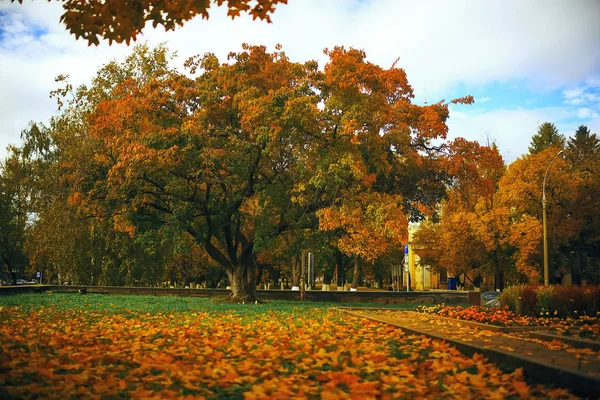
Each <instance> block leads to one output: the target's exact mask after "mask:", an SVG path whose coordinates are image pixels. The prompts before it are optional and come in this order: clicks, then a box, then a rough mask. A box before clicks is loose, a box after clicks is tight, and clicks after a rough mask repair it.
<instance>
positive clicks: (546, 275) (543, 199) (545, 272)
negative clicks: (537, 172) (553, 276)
mask: <svg viewBox="0 0 600 400" xmlns="http://www.w3.org/2000/svg"><path fill="white" fill-rule="evenodd" d="M562 153H563V151H562V150H561V151H559V152H558V153H556V155H555V156H554V158H552V160H550V163H549V164H548V167H547V168H546V173H545V174H544V183H543V184H542V210H543V214H542V220H543V222H542V224H543V226H544V286H548V283H549V282H548V233H547V228H546V176H548V170H549V169H550V166H551V165H552V163H553V162H554V160H556V159H557V158H558V156H560V155H561V154H562Z"/></svg>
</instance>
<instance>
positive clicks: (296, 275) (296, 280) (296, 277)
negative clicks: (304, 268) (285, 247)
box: [292, 254, 300, 287]
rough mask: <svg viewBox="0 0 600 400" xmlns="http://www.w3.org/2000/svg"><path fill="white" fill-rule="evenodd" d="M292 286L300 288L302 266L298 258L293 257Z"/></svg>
mask: <svg viewBox="0 0 600 400" xmlns="http://www.w3.org/2000/svg"><path fill="white" fill-rule="evenodd" d="M292 286H295V287H299V286H300V265H298V256H297V255H296V254H294V256H293V257H292Z"/></svg>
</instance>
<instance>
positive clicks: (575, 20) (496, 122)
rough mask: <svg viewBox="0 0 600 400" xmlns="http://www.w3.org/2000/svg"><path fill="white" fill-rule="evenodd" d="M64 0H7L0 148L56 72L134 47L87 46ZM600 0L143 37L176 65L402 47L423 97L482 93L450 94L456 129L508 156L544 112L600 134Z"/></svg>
mask: <svg viewBox="0 0 600 400" xmlns="http://www.w3.org/2000/svg"><path fill="white" fill-rule="evenodd" d="M62 12H63V11H62V8H61V6H60V3H59V2H51V3H48V2H43V1H35V2H25V4H23V5H19V4H12V3H7V2H2V3H0V113H1V117H0V158H3V157H4V156H5V155H6V151H5V148H6V145H7V144H9V143H16V144H18V143H19V135H20V131H21V130H22V129H24V128H25V127H26V126H27V123H28V121H30V120H34V121H43V122H47V121H48V119H49V118H50V117H51V116H52V115H55V114H56V104H55V102H54V100H52V99H50V98H49V96H48V93H49V92H50V91H51V90H53V89H55V88H56V84H55V82H54V77H55V76H56V75H58V74H60V73H63V74H69V75H70V77H71V82H72V83H73V84H74V85H79V84H82V83H86V82H89V80H90V78H91V77H92V76H93V74H94V72H95V71H96V70H97V69H98V68H99V67H100V66H101V65H102V64H104V63H106V62H107V61H108V60H110V59H112V58H116V59H121V58H123V57H124V56H125V55H126V54H127V53H128V52H129V51H130V50H131V49H130V48H127V47H126V46H125V45H113V46H108V43H102V44H101V45H100V46H98V47H88V46H87V45H86V44H85V43H84V42H81V41H76V40H75V38H74V36H71V35H69V34H68V32H66V31H65V28H64V26H62V25H61V24H60V23H59V19H60V15H61V14H62ZM598 16H600V1H597V0H577V1H563V0H553V1H543V0H521V1H515V0H503V1H497V0H486V1H479V0H473V1H467V0H455V1H452V2H448V1H442V0H439V1H419V2H417V1H405V0H289V5H287V6H279V8H278V10H277V12H276V13H275V15H274V16H273V23H272V24H266V23H262V22H256V21H251V19H250V18H240V19H236V20H235V21H231V20H230V19H228V18H227V17H226V15H225V10H223V9H221V10H219V9H213V10H211V17H210V20H209V21H205V20H201V19H200V18H196V19H194V20H192V21H191V22H189V23H188V24H186V25H185V26H184V27H183V28H181V29H178V30H176V31H175V32H164V31H163V30H161V29H160V28H159V29H151V28H147V29H146V30H145V31H144V36H143V40H146V41H148V42H149V43H150V44H157V43H160V42H166V43H167V45H168V46H169V48H170V49H172V50H173V51H177V53H178V55H179V57H178V60H177V61H176V62H177V63H179V65H181V64H183V61H184V60H185V59H186V58H187V57H189V56H191V55H194V54H203V53H205V52H214V53H215V54H216V55H217V56H219V57H221V58H224V57H225V56H226V55H227V53H229V52H230V51H235V50H239V49H240V45H241V43H243V42H248V43H251V44H265V45H267V46H269V47H270V48H274V46H275V44H277V43H281V44H282V45H283V48H284V50H285V51H286V53H287V54H288V55H289V56H290V58H292V59H293V60H295V61H304V60H308V59H317V60H319V62H320V64H321V65H323V63H324V62H325V56H324V55H323V52H322V50H323V49H324V48H326V47H328V48H331V47H333V46H335V45H345V46H352V47H356V48H360V49H364V50H365V52H366V53H367V57H368V59H369V60H370V61H372V62H374V63H377V64H379V65H381V66H383V67H389V66H391V65H392V63H393V62H394V60H395V59H396V58H398V57H400V62H399V64H398V65H399V66H400V67H402V68H404V69H405V70H406V72H407V75H408V79H409V82H410V83H411V85H412V86H413V88H414V90H415V96H416V97H415V102H417V103H423V102H424V100H425V94H426V95H427V100H428V102H429V103H433V102H437V101H439V100H441V99H446V100H450V99H452V98H455V97H461V96H464V95H467V94H471V95H473V96H474V97H475V99H476V103H475V104H474V105H471V106H462V105H461V106H452V107H451V114H450V119H449V121H448V125H449V132H450V133H449V135H450V137H451V138H453V137H458V136H462V137H466V138H467V139H470V140H480V141H485V140H487V138H490V139H491V140H494V141H496V142H497V144H498V146H499V148H500V151H501V153H502V154H503V156H504V158H505V161H506V162H512V161H513V160H514V159H516V158H517V157H519V156H520V155H522V154H523V153H525V152H526V151H527V147H528V145H529V141H530V139H531V136H532V135H533V134H534V133H535V131H536V129H537V125H538V123H539V124H541V123H543V122H546V121H548V122H553V123H555V124H556V125H557V126H558V128H559V130H560V131H561V132H562V133H563V134H565V135H567V136H568V135H571V134H572V133H573V132H574V131H575V129H577V127H578V126H579V125H587V126H588V127H590V129H591V130H592V131H593V132H596V133H599V134H600V116H599V114H600V42H599V41H598V38H599V37H600V24H598Z"/></svg>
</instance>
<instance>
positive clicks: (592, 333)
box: [416, 304, 600, 340]
mask: <svg viewBox="0 0 600 400" xmlns="http://www.w3.org/2000/svg"><path fill="white" fill-rule="evenodd" d="M416 310H417V311H419V312H421V313H424V314H433V315H439V316H441V317H447V318H456V319H462V320H465V321H474V322H480V323H484V324H491V325H497V326H547V327H548V330H549V331H552V332H554V333H557V334H561V335H567V336H574V337H579V338H583V339H591V340H600V315H595V316H588V315H582V316H579V317H567V318H556V317H552V316H551V315H549V313H546V314H547V315H543V316H521V315H516V314H515V313H513V312H511V311H509V310H507V309H504V308H501V307H475V306H472V307H462V306H445V305H443V304H442V305H436V306H419V307H417V308H416Z"/></svg>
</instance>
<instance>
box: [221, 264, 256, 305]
mask: <svg viewBox="0 0 600 400" xmlns="http://www.w3.org/2000/svg"><path fill="white" fill-rule="evenodd" d="M227 277H228V278H229V283H230V284H231V295H230V298H231V300H232V301H235V302H238V303H248V302H255V301H256V268H255V266H254V262H253V260H252V257H248V259H247V260H245V262H243V263H240V264H236V265H234V266H233V269H232V270H228V271H227Z"/></svg>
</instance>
